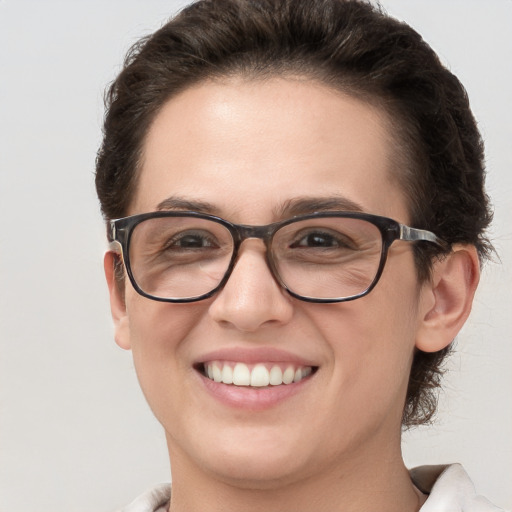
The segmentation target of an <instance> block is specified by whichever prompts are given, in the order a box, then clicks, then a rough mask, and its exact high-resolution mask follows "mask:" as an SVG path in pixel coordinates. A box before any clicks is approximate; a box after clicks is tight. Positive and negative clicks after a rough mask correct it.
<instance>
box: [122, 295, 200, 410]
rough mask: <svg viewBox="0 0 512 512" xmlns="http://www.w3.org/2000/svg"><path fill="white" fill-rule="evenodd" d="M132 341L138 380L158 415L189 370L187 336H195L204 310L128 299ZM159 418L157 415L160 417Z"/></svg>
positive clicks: (192, 306) (143, 299) (139, 298)
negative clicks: (196, 327)
mask: <svg viewBox="0 0 512 512" xmlns="http://www.w3.org/2000/svg"><path fill="white" fill-rule="evenodd" d="M126 306H127V311H128V318H129V323H130V339H131V345H132V353H133V360H134V365H135V370H136V372H137V377H138V379H139V382H140V385H141V388H142V391H143V392H144V395H145V396H146V399H147V401H148V403H149V405H150V406H151V408H152V409H153V410H154V412H155V414H157V411H158V409H160V407H162V406H163V405H164V404H160V402H161V401H163V400H164V397H165V396H168V395H169V394H172V392H173V390H176V389H177V388H178V386H176V379H178V378H179V376H180V375H182V374H183V372H184V371H190V368H189V367H188V365H189V362H190V357H187V352H188V347H187V343H186V339H187V336H189V335H190V333H191V332H193V330H194V328H195V326H196V325H197V323H198V319H199V318H200V317H201V315H202V314H203V313H202V310H203V308H204V306H199V305H198V304H167V303H163V302H156V301H151V300H148V299H145V298H144V297H140V296H136V297H130V298H127V303H126ZM157 415H158V414H157Z"/></svg>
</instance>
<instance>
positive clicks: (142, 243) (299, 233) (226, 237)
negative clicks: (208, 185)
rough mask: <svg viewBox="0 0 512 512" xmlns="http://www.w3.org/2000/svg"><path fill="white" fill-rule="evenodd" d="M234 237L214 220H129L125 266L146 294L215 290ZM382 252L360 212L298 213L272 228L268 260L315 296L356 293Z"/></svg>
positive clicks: (284, 278) (185, 295)
mask: <svg viewBox="0 0 512 512" xmlns="http://www.w3.org/2000/svg"><path fill="white" fill-rule="evenodd" d="M234 246H235V243H234V240H233V237H232V235H231V232H230V230H229V229H228V228H227V227H226V226H224V225H222V224H220V223H218V222H215V221H212V220H208V219H201V218H195V217H159V218H150V219H146V220H144V221H143V222H141V223H139V224H138V225H136V226H135V228H134V230H133V232H132V236H131V240H130V250H129V251H130V252H129V258H130V267H131V271H132V275H133V278H134V280H135V282H136V283H137V285H138V286H139V288H140V289H141V290H142V291H143V292H145V293H146V294H148V295H151V296H153V297H158V298H167V299H190V298H194V297H199V296H201V295H205V294H207V293H209V292H211V291H212V290H214V289H215V288H216V287H217V286H218V285H219V284H220V282H221V281H222V279H223V278H224V276H225V274H226V272H227V271H228V268H229V264H230V261H231V258H232V255H233V250H234ZM381 252H382V236H381V233H380V231H379V229H378V228H377V227H376V226H375V225H374V224H372V223H371V222H368V221H366V220H362V219H351V218H343V217H322V218H317V219H305V220H298V221H296V222H292V223H289V224H286V225H285V226H283V227H281V228H280V229H278V230H277V231H276V233H275V234H274V236H273V238H272V242H271V260H272V262H273V266H274V269H275V270H274V272H275V273H276V274H277V275H276V277H277V278H278V279H279V280H280V281H281V283H282V284H284V285H285V286H286V287H287V288H288V289H289V290H290V291H292V292H293V293H295V294H297V295H300V296H302V297H309V298H316V299H334V298H346V297H352V296H355V295H359V294H361V293H363V292H364V291H365V290H366V289H367V288H368V287H369V286H370V285H371V284H372V283H373V281H374V279H375V276H376V274H377V271H378V269H379V264H380V260H381Z"/></svg>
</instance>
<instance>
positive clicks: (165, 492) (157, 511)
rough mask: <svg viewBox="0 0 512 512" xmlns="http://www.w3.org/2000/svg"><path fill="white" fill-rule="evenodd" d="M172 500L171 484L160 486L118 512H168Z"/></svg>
mask: <svg viewBox="0 0 512 512" xmlns="http://www.w3.org/2000/svg"><path fill="white" fill-rule="evenodd" d="M170 499H171V484H160V485H157V486H155V487H153V488H152V489H150V490H148V491H146V492H145V493H144V494H142V495H141V496H139V497H138V498H137V499H135V500H134V501H132V502H131V503H130V504H129V505H128V506H126V507H124V508H123V509H121V510H119V511H118V512H166V511H167V509H168V506H169V501H170Z"/></svg>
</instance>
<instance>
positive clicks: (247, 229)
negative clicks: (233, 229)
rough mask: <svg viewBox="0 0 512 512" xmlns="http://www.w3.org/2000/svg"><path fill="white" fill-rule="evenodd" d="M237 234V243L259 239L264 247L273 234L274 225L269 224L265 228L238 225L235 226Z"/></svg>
mask: <svg viewBox="0 0 512 512" xmlns="http://www.w3.org/2000/svg"><path fill="white" fill-rule="evenodd" d="M237 232H238V237H239V243H242V242H243V241H244V240H247V239H249V238H259V239H260V240H263V242H264V243H265V245H266V246H268V242H269V240H270V238H271V237H272V234H273V232H274V225H273V224H270V225H267V226H248V225H245V224H240V225H238V226H237Z"/></svg>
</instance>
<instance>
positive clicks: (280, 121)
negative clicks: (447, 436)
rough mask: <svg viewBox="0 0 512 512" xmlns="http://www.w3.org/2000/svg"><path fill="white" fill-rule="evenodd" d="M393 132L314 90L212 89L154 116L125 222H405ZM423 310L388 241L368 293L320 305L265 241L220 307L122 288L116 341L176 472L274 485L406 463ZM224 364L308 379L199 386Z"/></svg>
mask: <svg viewBox="0 0 512 512" xmlns="http://www.w3.org/2000/svg"><path fill="white" fill-rule="evenodd" d="M389 132H390V128H389V125H388V122H387V120H386V118H385V115H384V114H383V113H381V112H379V111H378V110H377V109H375V108H373V107H370V106H368V105H366V104H364V103H361V102H360V101H358V100H356V99H354V98H352V97H349V96H346V95H343V94H341V93H339V92H335V91H333V90H330V89H328V88H326V87H324V86H322V85H319V84H317V83H314V82H311V81H305V80H302V81H300V80H291V79H278V78H275V79H272V80H268V81H242V80H234V79H231V80H226V81H220V82H208V83H203V84H201V85H197V86H194V87H193V88H190V89H188V90H186V91H184V92H183V93H181V94H180V95H179V96H177V97H175V98H173V99H172V100H170V101H169V102H168V103H167V104H166V105H165V106H164V108H163V109H162V110H161V112H160V113H159V115H158V116H157V118H156V119H155V121H154V123H153V125H152V127H151V129H150V131H149V133H148V136H147V139H146V142H145V146H144V157H143V165H142V168H141V173H140V178H139V182H138V188H137V192H136V196H135V198H134V200H133V203H132V205H131V209H130V211H129V212H128V213H129V214H138V213H143V212H150V211H155V210H157V209H159V208H174V209H180V208H181V209H188V210H190V209H200V210H201V211H204V210H207V212H208V213H213V214H215V215H218V216H221V217H223V218H225V219H227V220H229V221H231V222H234V223H240V224H251V225H263V224H269V223H272V222H275V221H278V220H281V219H283V218H287V217H289V216H290V215H291V213H290V205H293V204H296V203H297V202H298V201H304V200H307V202H308V203H311V204H310V205H309V206H308V207H307V211H304V213H310V212H311V211H314V210H315V207H314V203H315V202H316V201H319V200H321V199H322V200H323V199H333V200H335V201H337V202H338V203H339V204H340V208H347V207H353V205H354V204H355V205H358V207H359V208H360V209H362V210H363V211H365V212H368V213H372V214H377V215H383V216H387V217H391V218H394V219H396V220H398V221H399V222H403V223H407V222H408V221H409V218H408V212H407V208H406V201H405V198H404V197H403V194H402V192H401V191H400V189H399V187H398V186H397V182H396V169H393V164H392V162H393V158H392V157H393V155H392V151H391V148H392V147H393V144H392V141H390V140H389V136H388V133H389ZM347 205H350V206H347ZM340 208H339V209H340ZM420 304H421V288H420V287H419V285H418V283H417V279H416V274H415V269H414V263H413V256H412V251H411V246H410V244H407V243H405V242H397V243H395V244H393V246H392V248H391V250H390V253H389V256H388V261H387V264H386V268H385V270H384V273H383V275H382V277H381V279H380V281H379V283H378V285H377V287H376V288H375V289H374V290H373V291H372V292H371V293H370V294H369V295H367V296H366V297H364V298H361V299H358V300H355V301H352V302H346V303H338V304H314V303H307V302H301V301H299V300H297V299H294V298H292V297H291V296H290V295H288V294H287V292H286V291H284V290H283V289H281V288H280V287H279V285H278V284H277V283H276V281H275V280H274V279H273V277H272V275H271V273H270V271H269V269H268V267H267V265H266V262H265V250H264V245H263V242H262V241H261V240H257V239H249V240H247V241H245V242H244V243H243V244H242V246H241V249H240V253H239V257H238V260H237V262H236V266H235V268H234V270H233V273H232V275H231V277H230V279H229V281H228V283H227V284H226V286H225V287H224V288H223V289H222V290H221V291H220V292H219V293H218V294H217V295H215V296H214V297H213V298H210V299H207V300H204V301H201V302H196V303H189V304H168V303H162V302H156V301H152V300H149V299H146V298H144V297H142V296H140V295H138V294H137V293H136V292H135V291H134V290H133V288H132V287H131V285H130V284H129V282H128V281H126V290H125V302H124V305H123V306H122V307H121V309H123V308H124V307H125V310H124V309H123V311H122V313H121V315H120V316H121V319H120V320H119V321H118V322H117V332H116V339H117V341H118V343H119V344H120V345H122V346H123V347H126V348H131V349H132V350H133V357H134V361H135V367H136V370H137V374H138V377H139V380H140V383H141V386H142V389H143V391H144V393H145V396H146V398H147V400H148V402H149V404H150V406H151V408H152V410H153V411H154V413H155V415H156V416H157V418H158V419H159V421H160V422H161V423H162V425H163V426H164V428H165V431H166V436H167V441H168V445H169V451H170V454H171V460H172V464H173V469H174V470H176V468H188V469H187V471H196V472H199V471H200V472H203V473H205V474H210V475H215V476H216V478H221V479H223V480H225V481H228V482H241V481H243V482H244V483H245V484H244V485H248V486H255V487H265V486H268V487H271V486H273V485H278V483H283V482H291V481H299V480H303V479H307V478H310V477H312V475H314V474H316V475H318V474H321V473H322V472H326V473H327V472H330V474H336V471H338V472H341V471H344V468H345V469H346V468H348V467H351V468H353V467H358V466H357V464H359V465H360V466H361V464H363V461H366V462H364V464H368V461H370V462H371V461H372V460H374V458H375V457H376V456H377V455H378V454H380V455H381V456H392V454H397V453H399V437H400V420H401V413H402V408H403V404H404V400H405V393H406V388H407V381H408V373H409V368H410V365H411V359H412V354H413V351H414V346H415V337H416V331H417V326H418V322H419V318H420V316H421V307H420ZM214 361H216V362H217V363H216V365H217V366H218V368H219V370H220V371H222V369H223V367H224V366H226V367H230V368H234V367H235V366H236V365H237V363H241V366H240V365H239V367H240V368H242V369H243V370H244V371H245V370H246V368H247V369H248V370H249V371H251V370H253V369H254V367H255V366H257V365H263V366H265V367H266V368H267V369H269V370H270V369H272V368H273V367H279V368H280V369H281V370H286V369H287V368H289V367H291V368H293V370H294V371H295V370H297V369H300V370H301V373H303V374H306V375H307V374H308V373H309V372H310V371H311V373H310V374H309V375H307V376H306V377H305V378H302V380H298V381H297V382H293V383H291V384H282V385H275V386H268V387H265V388H260V387H251V386H235V385H233V384H224V383H222V382H214V381H213V380H211V379H210V378H208V377H207V376H206V375H205V374H204V371H203V368H204V366H205V365H206V366H208V364H210V365H211V364H212V362H214ZM226 371H229V370H226ZM387 452H389V453H387ZM355 464H356V466H355Z"/></svg>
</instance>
